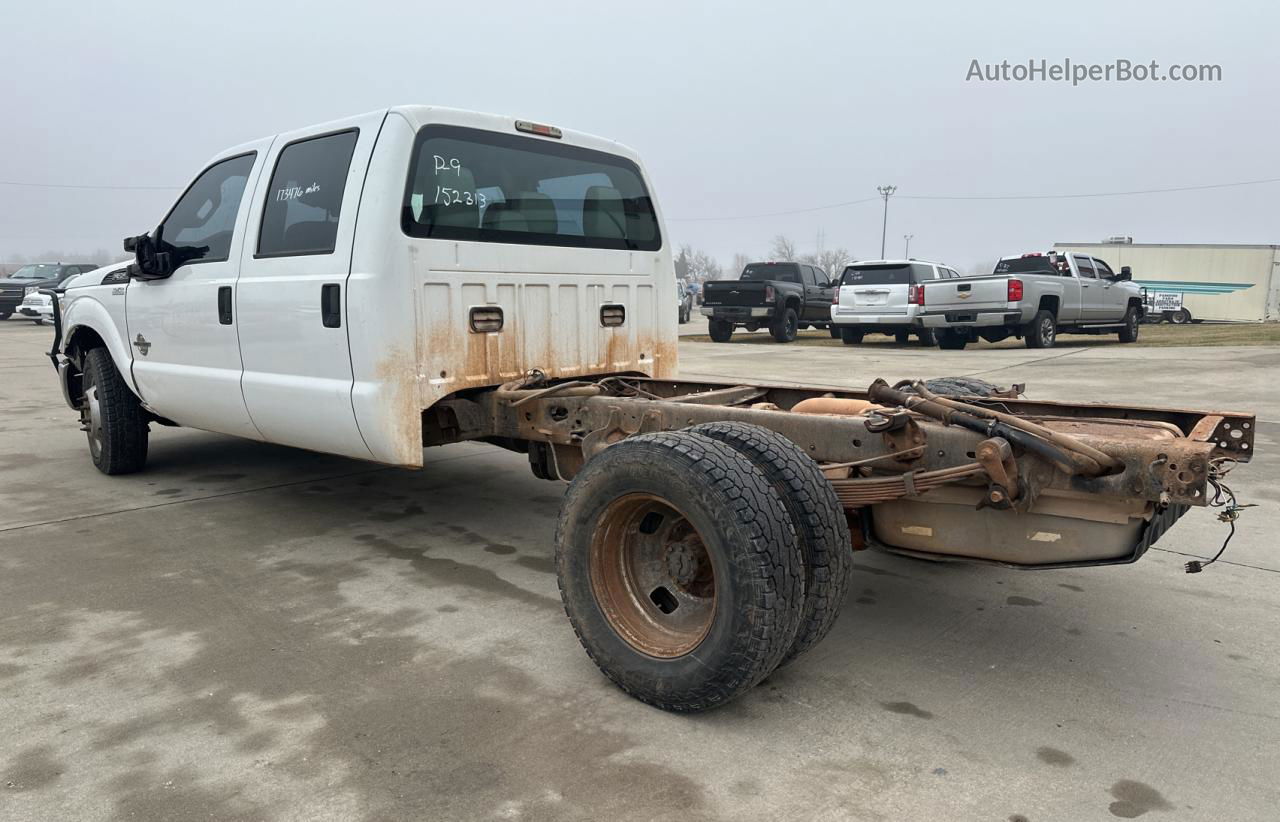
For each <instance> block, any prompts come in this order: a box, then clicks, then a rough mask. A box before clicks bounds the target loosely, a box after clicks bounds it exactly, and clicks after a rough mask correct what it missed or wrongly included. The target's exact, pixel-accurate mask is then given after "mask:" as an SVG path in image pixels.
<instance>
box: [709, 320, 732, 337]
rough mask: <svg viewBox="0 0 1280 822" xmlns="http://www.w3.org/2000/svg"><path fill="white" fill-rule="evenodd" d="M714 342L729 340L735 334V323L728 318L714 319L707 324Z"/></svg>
mask: <svg viewBox="0 0 1280 822" xmlns="http://www.w3.org/2000/svg"><path fill="white" fill-rule="evenodd" d="M707 333H708V334H710V335H711V341H712V342H728V341H729V338H730V337H732V336H733V323H731V322H729V321H728V320H712V321H711V322H710V323H709V324H708V326H707Z"/></svg>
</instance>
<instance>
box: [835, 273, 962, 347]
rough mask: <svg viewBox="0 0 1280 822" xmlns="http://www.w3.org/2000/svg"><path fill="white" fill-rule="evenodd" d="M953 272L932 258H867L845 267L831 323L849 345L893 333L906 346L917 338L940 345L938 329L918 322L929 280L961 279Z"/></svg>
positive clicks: (923, 341) (924, 342) (926, 343)
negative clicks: (931, 260) (874, 335)
mask: <svg viewBox="0 0 1280 822" xmlns="http://www.w3.org/2000/svg"><path fill="white" fill-rule="evenodd" d="M959 276H960V274H959V272H957V271H956V270H955V269H954V268H951V267H950V266H946V265H943V264H942V263H933V262H929V261H927V260H866V261H863V262H858V263H853V264H852V265H849V266H846V267H845V269H844V273H843V274H841V275H840V282H839V284H838V287H837V288H836V293H835V299H834V300H833V301H832V303H831V323H832V325H833V327H834V328H837V329H839V331H840V339H841V340H843V341H844V343H845V344H846V345H857V344H858V343H860V342H862V337H863V335H864V334H867V333H879V334H891V335H893V337H894V339H896V340H897V341H898V342H899V343H902V344H905V343H906V342H908V341H909V340H910V339H911V335H912V334H915V335H916V338H917V339H918V340H919V341H920V342H921V343H922V344H923V345H935V344H937V339H936V338H935V336H934V332H933V329H931V328H925V327H924V326H923V325H922V324H921V322H920V319H919V316H918V315H919V314H920V313H921V310H922V307H923V306H924V288H925V284H926V283H927V282H929V281H930V280H944V279H952V278H955V277H959Z"/></svg>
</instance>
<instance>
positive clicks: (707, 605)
mask: <svg viewBox="0 0 1280 822" xmlns="http://www.w3.org/2000/svg"><path fill="white" fill-rule="evenodd" d="M556 573H557V577H558V580H559V583H560V596H561V598H562V600H563V601H564V609H565V613H566V614H567V615H568V617H569V622H570V623H571V624H572V625H573V629H574V631H575V632H576V633H577V635H578V639H579V641H580V642H581V643H582V646H583V648H584V649H585V650H586V652H587V654H588V655H589V656H590V657H591V659H592V661H594V662H595V663H596V665H597V666H599V668H600V670H601V671H602V672H603V673H604V675H605V676H607V677H608V678H609V679H610V680H612V681H613V682H614V684H616V685H617V686H618V687H619V688H621V689H622V690H623V691H625V692H627V693H628V694H630V695H631V696H633V697H635V698H636V699H639V700H641V701H642V702H647V703H648V704H650V705H654V706H656V707H658V708H662V709H664V710H668V711H677V712H693V711H703V710H707V709H708V708H714V707H716V706H718V705H723V704H724V703H726V702H728V701H730V700H732V699H733V698H735V697H737V696H739V695H740V694H742V693H743V692H744V691H746V690H748V689H750V688H751V687H752V686H754V685H755V684H756V683H757V682H759V681H760V680H761V679H763V678H764V677H766V676H768V675H769V673H770V672H771V671H773V669H774V668H775V667H777V665H778V663H779V662H781V661H782V659H783V657H784V656H785V655H786V654H787V652H788V651H789V650H790V649H791V647H792V643H793V640H794V639H795V636H796V629H797V627H798V626H799V624H800V617H801V604H802V602H803V599H804V564H803V560H802V558H801V554H800V551H799V549H798V548H797V545H796V536H795V530H794V529H793V528H792V526H791V521H790V516H789V515H788V513H787V509H786V508H785V507H784V505H783V503H782V500H781V499H780V498H779V496H778V493H777V491H776V490H774V488H773V487H772V485H771V484H770V482H769V480H768V478H767V477H766V476H765V475H764V473H763V472H762V471H761V470H760V469H759V468H757V467H756V465H755V464H753V463H752V462H751V460H750V459H748V458H747V457H745V456H743V455H742V454H740V453H739V452H738V451H736V450H734V449H733V448H731V447H730V446H728V445H726V444H724V443H722V442H717V441H716V440H713V439H711V438H709V437H705V436H701V435H699V434H691V433H686V432H677V433H658V434H643V435H640V436H634V437H629V438H628V439H625V440H623V441H622V442H620V443H617V444H616V445H611V446H609V447H608V448H606V449H605V450H604V451H602V452H601V453H600V454H598V455H596V456H595V457H594V458H592V459H591V460H589V461H588V462H587V464H586V465H585V466H584V467H583V468H582V470H581V471H579V472H578V475H577V476H576V477H574V479H573V482H572V483H570V485H569V490H568V491H567V492H566V493H565V497H564V502H563V504H562V505H561V508H560V520H559V525H558V527H557V529H556Z"/></svg>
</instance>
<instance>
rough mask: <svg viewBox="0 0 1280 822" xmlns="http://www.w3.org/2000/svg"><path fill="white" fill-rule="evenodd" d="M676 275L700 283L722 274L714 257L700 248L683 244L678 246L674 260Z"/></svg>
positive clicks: (717, 277)
mask: <svg viewBox="0 0 1280 822" xmlns="http://www.w3.org/2000/svg"><path fill="white" fill-rule="evenodd" d="M674 267H675V270H676V277H678V278H679V279H682V280H689V281H691V282H695V283H700V282H705V281H706V280H715V279H719V277H720V276H721V275H722V274H723V270H722V269H721V268H720V263H719V262H718V261H717V260H716V258H715V257H712V256H711V255H710V254H708V253H707V252H705V251H703V250H702V249H700V248H694V247H693V246H691V245H688V244H685V245H683V246H681V247H680V251H679V253H677V254H676V258H675V261H674Z"/></svg>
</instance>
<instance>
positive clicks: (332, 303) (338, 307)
mask: <svg viewBox="0 0 1280 822" xmlns="http://www.w3.org/2000/svg"><path fill="white" fill-rule="evenodd" d="M320 321H321V322H323V323H324V327H325V328H339V327H341V326H342V291H341V286H339V285H338V284H337V283H326V284H324V285H322V286H320Z"/></svg>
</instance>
